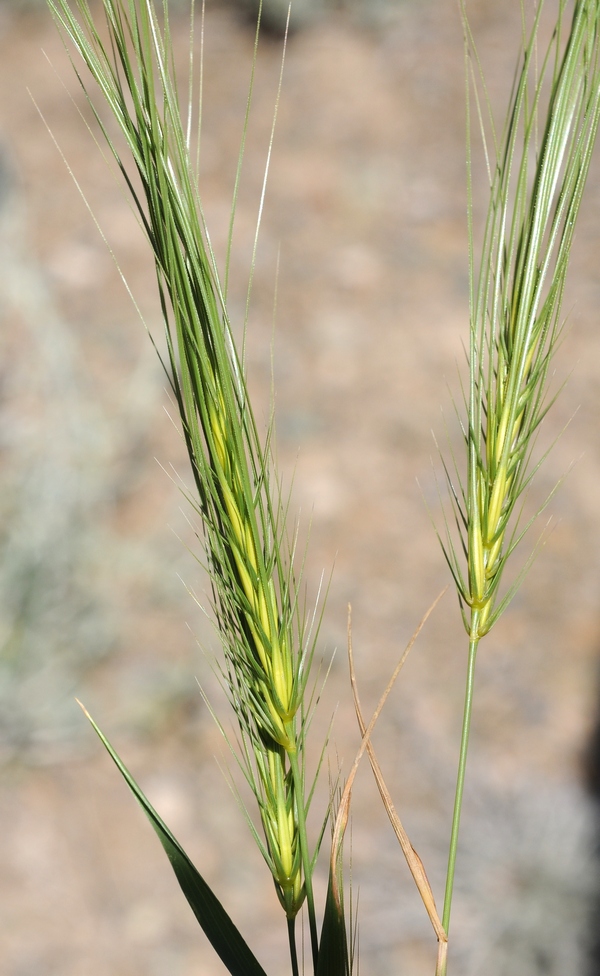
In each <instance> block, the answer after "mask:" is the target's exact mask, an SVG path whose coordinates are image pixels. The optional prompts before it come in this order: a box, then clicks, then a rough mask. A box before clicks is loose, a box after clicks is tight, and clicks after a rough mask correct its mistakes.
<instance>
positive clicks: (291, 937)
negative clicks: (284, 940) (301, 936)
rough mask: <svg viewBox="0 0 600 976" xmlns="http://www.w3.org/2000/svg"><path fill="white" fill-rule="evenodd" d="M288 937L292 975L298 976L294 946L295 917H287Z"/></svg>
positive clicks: (296, 951) (296, 955) (296, 952)
mask: <svg viewBox="0 0 600 976" xmlns="http://www.w3.org/2000/svg"><path fill="white" fill-rule="evenodd" d="M287 928H288V939H289V941H290V959H291V961H292V976H300V970H299V968H298V950H297V948H296V918H295V916H294V918H288V920H287Z"/></svg>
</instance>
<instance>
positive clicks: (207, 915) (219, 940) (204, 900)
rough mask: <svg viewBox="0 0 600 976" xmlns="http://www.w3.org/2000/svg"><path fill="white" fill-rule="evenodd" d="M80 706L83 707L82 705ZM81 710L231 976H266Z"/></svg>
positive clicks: (178, 845) (112, 751)
mask: <svg viewBox="0 0 600 976" xmlns="http://www.w3.org/2000/svg"><path fill="white" fill-rule="evenodd" d="M79 704H80V705H81V702H79ZM81 707H82V708H83V711H84V713H85V715H86V717H87V718H88V719H89V721H90V723H91V725H92V727H93V728H94V730H95V731H96V733H97V734H98V736H99V738H100V740H101V742H102V744H103V745H104V747H105V748H106V750H107V752H108V754H109V755H110V757H111V759H112V760H113V762H114V763H115V765H116V766H117V768H118V770H119V772H120V773H121V775H122V776H123V779H124V780H125V782H126V783H127V785H128V787H129V789H130V790H131V792H132V793H133V795H134V796H135V798H136V800H137V801H138V803H139V804H140V806H141V808H142V810H143V811H144V813H145V814H146V816H147V818H148V820H149V821H150V823H151V824H152V827H153V828H154V830H155V832H156V835H157V837H158V839H159V841H160V842H161V844H162V846H163V850H164V852H165V854H166V855H167V857H168V858H169V861H170V862H171V867H172V868H173V871H174V872H175V876H176V878H177V880H178V882H179V885H180V887H181V890H182V891H183V893H184V895H185V897H186V898H187V900H188V903H189V905H190V908H191V909H192V911H193V913H194V915H195V916H196V918H197V919H198V922H199V923H200V925H201V927H202V929H203V930H204V934H205V935H206V937H207V939H208V940H209V942H210V944H211V945H212V947H213V949H214V950H215V952H216V953H217V955H218V956H219V958H220V959H221V961H222V962H223V964H224V965H225V966H226V967H227V969H228V970H229V972H230V973H231V976H266V973H265V971H264V969H263V968H262V966H261V965H260V963H259V962H258V960H257V959H256V956H255V955H254V953H253V952H252V950H251V949H250V947H249V946H248V944H247V943H246V941H245V940H244V938H243V937H242V935H241V934H240V932H239V929H237V928H236V926H235V925H234V923H233V922H232V920H231V918H230V917H229V915H228V914H227V912H226V911H225V909H224V908H223V906H222V904H221V902H220V901H219V899H218V898H217V896H216V895H215V894H214V892H213V891H212V890H211V889H210V888H209V886H208V885H207V883H206V881H205V880H204V878H203V877H202V875H201V874H200V873H199V872H198V870H197V869H196V868H195V867H194V865H193V864H192V862H191V861H190V859H189V857H188V856H187V854H186V853H185V851H184V850H183V848H182V846H181V844H179V842H178V841H177V840H176V839H175V837H174V836H173V834H172V833H171V831H170V830H169V828H168V827H167V825H166V824H165V823H164V822H163V820H161V818H160V817H159V815H158V813H157V812H156V810H155V809H154V807H153V806H152V804H151V803H150V801H149V800H148V799H147V797H146V796H145V795H144V793H142V791H141V789H140V787H139V786H138V784H137V783H136V781H135V780H134V778H133V776H132V775H131V773H130V772H129V770H128V769H127V768H126V766H125V765H124V764H123V762H122V760H121V759H120V758H119V756H118V755H117V753H116V752H115V750H114V749H113V747H112V746H111V744H110V742H109V741H108V739H107V738H106V736H105V735H104V734H103V733H102V732H101V731H100V729H99V728H98V726H97V725H96V723H95V722H94V720H93V718H92V717H91V715H90V714H89V712H88V711H86V709H85V708H84V707H83V705H81Z"/></svg>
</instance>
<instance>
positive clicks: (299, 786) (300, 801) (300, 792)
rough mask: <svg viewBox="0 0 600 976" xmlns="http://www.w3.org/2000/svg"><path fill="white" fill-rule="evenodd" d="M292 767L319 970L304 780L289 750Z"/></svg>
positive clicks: (295, 753) (315, 960)
mask: <svg viewBox="0 0 600 976" xmlns="http://www.w3.org/2000/svg"><path fill="white" fill-rule="evenodd" d="M288 757H289V760H290V768H291V770H292V777H293V780H294V793H295V794H296V816H297V817H298V834H299V837H300V848H301V851H302V870H303V872H304V890H305V891H306V907H307V910H308V924H309V928H310V944H311V948H312V958H313V966H314V971H315V973H316V971H317V959H318V956H319V936H318V934H317V917H316V914H315V899H314V895H313V887H312V864H311V859H310V852H309V849H308V836H307V833H306V811H305V809H304V780H303V777H302V773H301V772H300V767H299V765H298V753H297V752H295V751H294V752H288Z"/></svg>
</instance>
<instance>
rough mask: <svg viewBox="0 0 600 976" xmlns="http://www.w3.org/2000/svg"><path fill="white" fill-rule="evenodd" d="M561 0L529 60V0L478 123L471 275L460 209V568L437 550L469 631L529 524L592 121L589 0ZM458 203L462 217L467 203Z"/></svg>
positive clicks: (595, 19) (456, 491) (493, 599)
mask: <svg viewBox="0 0 600 976" xmlns="http://www.w3.org/2000/svg"><path fill="white" fill-rule="evenodd" d="M569 6H570V5H569ZM572 6H573V15H572V16H573V20H572V23H571V25H567V24H566V20H567V3H566V0H561V3H560V10H559V17H558V22H557V26H556V29H555V31H554V33H553V35H552V38H551V41H550V43H549V45H548V48H547V50H546V51H545V53H544V55H543V57H541V58H539V55H538V51H537V47H538V36H537V35H538V28H539V23H540V18H541V14H542V9H543V2H542V3H539V4H538V5H537V8H536V10H535V14H534V21H533V25H532V27H531V29H530V30H529V32H527V31H526V28H525V26H524V28H523V51H522V55H521V64H520V66H519V70H518V72H517V75H516V80H515V85H514V90H513V95H512V100H511V103H510V106H509V111H508V114H507V122H506V125H505V128H504V132H503V133H502V135H501V137H500V138H497V137H496V132H495V129H494V127H493V121H492V123H491V125H492V135H493V141H494V146H495V154H496V163H495V167H494V169H493V171H492V173H491V177H490V180H491V182H490V205H489V210H488V216H487V222H486V227H485V233H484V241H483V249H482V255H481V263H480V267H479V273H478V275H477V276H476V275H475V269H474V246H473V230H472V222H471V220H472V218H471V216H470V241H471V244H470V252H471V339H470V349H469V360H470V378H469V391H468V396H467V398H466V399H467V421H466V423H465V424H464V427H463V431H464V436H465V445H466V449H467V469H468V470H467V476H466V479H465V480H464V481H463V480H462V479H461V478H460V476H458V475H457V476H456V479H455V478H454V477H451V476H450V474H449V481H450V490H451V497H452V499H453V504H454V507H455V515H456V522H457V525H458V526H459V530H460V534H461V537H462V538H461V547H462V549H463V552H464V553H465V554H466V561H467V569H466V573H465V572H464V571H463V569H462V566H461V560H460V558H459V557H458V555H457V551H456V549H455V547H454V544H453V542H452V539H451V537H450V534H449V533H448V534H447V539H446V543H445V544H444V551H445V554H446V558H447V560H448V563H449V565H450V568H451V570H452V574H453V576H454V580H455V583H456V586H457V590H458V594H459V598H460V601H461V605H462V606H463V609H465V608H466V609H468V610H469V611H470V613H465V615H464V617H465V626H466V628H467V630H468V632H469V633H470V635H471V638H472V639H473V640H477V639H479V638H480V637H482V636H483V635H484V634H486V633H487V632H488V631H489V630H490V628H491V627H492V626H493V624H494V623H495V621H496V620H497V619H498V617H499V616H500V614H501V613H502V612H503V610H504V609H505V607H506V606H507V604H508V602H509V601H510V599H511V598H512V596H513V595H514V592H515V591H516V589H517V587H518V585H519V583H520V581H521V578H522V574H520V575H519V576H518V577H517V579H516V580H515V582H514V583H512V584H511V585H510V586H509V588H508V592H507V593H506V594H505V595H502V594H500V592H499V588H500V582H501V579H502V575H503V572H504V569H505V567H506V563H507V561H508V559H509V557H510V556H511V554H512V552H513V551H514V549H515V547H516V546H517V544H518V543H519V541H520V540H521V538H522V537H523V535H524V534H525V532H526V530H527V528H528V527H529V524H530V523H531V521H532V520H530V522H528V523H527V524H526V525H525V526H524V527H522V526H521V525H520V518H521V517H522V510H521V509H522V503H523V494H524V492H525V491H526V489H527V487H528V486H529V484H530V481H531V478H532V477H533V474H534V473H535V471H536V470H537V467H538V466H539V463H541V462H538V463H537V464H535V463H533V464H532V463H531V454H532V448H533V446H534V442H535V439H536V436H537V434H538V431H539V427H540V424H541V423H542V420H543V418H544V416H545V414H546V412H547V410H548V409H549V407H550V405H551V403H552V398H551V397H550V398H548V368H549V364H550V361H551V358H552V355H553V353H554V350H555V347H556V344H557V341H558V338H559V335H560V331H561V324H562V323H561V302H562V296H563V291H564V285H565V278H566V273H567V267H568V262H569V254H570V249H571V244H572V240H573V232H574V227H575V221H576V218H577V213H578V211H579V206H580V203H581V197H582V193H583V188H584V185H585V181H586V177H587V172H588V168H589V163H590V157H591V151H592V147H593V144H594V140H595V136H596V131H597V127H598V119H599V114H600V63H599V55H600V43H599V34H598V29H599V19H600V3H599V0H575V3H574V4H573V5H572ZM525 22H526V15H525V8H524V6H523V24H524V25H525ZM465 28H466V39H467V47H468V54H469V61H468V64H469V70H470V71H471V73H472V74H473V75H474V76H475V75H476V74H477V71H478V70H479V69H478V61H477V56H476V53H475V54H473V51H474V48H473V46H472V38H471V35H470V32H469V28H468V22H467V21H466V18H465ZM471 59H472V60H471ZM538 59H539V61H540V64H541V66H540V68H539V71H538ZM473 64H474V65H475V66H476V67H475V69H473V67H472V65H473ZM475 84H476V87H477V82H476V79H475ZM543 103H546V104H545V105H543ZM543 107H544V108H545V112H543V111H542V108H543ZM478 108H479V106H478ZM538 127H539V128H540V129H541V132H539V133H538ZM538 140H539V141H538ZM532 169H533V176H532V175H531V170H532ZM469 182H470V155H469ZM469 210H470V215H471V213H472V203H471V202H470V203H469ZM448 472H449V469H448V468H447V473H448Z"/></svg>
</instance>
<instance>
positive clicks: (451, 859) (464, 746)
mask: <svg viewBox="0 0 600 976" xmlns="http://www.w3.org/2000/svg"><path fill="white" fill-rule="evenodd" d="M478 625H479V611H477V610H475V611H474V612H473V616H472V619H471V638H470V640H469V662H468V667H467V686H466V690H465V708H464V713H463V725H462V735H461V741H460V756H459V760H458V774H457V778H456V793H455V796H454V813H453V816H452V831H451V834H450V851H449V853H448V871H447V874H446V891H445V895H444V914H443V916H442V925H443V926H444V929H445V930H446V934H447V933H448V929H449V927H450V911H451V908H452V892H453V889H454V871H455V868H456V851H457V848H458V833H459V829H460V814H461V810H462V801H463V792H464V786H465V770H466V768H467V751H468V748H469V732H470V729H471V713H472V710H473V685H474V679H475V659H476V657H477V648H478V646H479V636H477V630H478ZM445 974H446V960H445V959H444V961H443V966H442V969H441V970H440V971H439V972H438V973H436V976H445Z"/></svg>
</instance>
